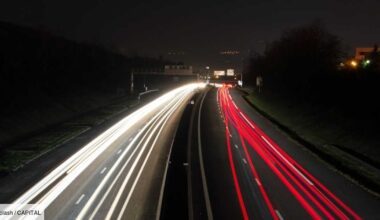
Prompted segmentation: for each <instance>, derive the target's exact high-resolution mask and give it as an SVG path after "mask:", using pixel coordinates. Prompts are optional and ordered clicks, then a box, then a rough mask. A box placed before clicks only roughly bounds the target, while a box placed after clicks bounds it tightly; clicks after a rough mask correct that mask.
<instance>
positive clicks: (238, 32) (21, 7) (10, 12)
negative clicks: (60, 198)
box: [0, 0, 380, 66]
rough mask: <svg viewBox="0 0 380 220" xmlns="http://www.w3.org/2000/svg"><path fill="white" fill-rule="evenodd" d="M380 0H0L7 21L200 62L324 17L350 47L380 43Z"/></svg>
mask: <svg viewBox="0 0 380 220" xmlns="http://www.w3.org/2000/svg"><path fill="white" fill-rule="evenodd" d="M379 11H380V1H379V0H362V1H359V0H247V1H238V0H229V1H226V0H214V1H207V0H204V1H198V0H194V1H181V0H176V1H172V0H163V1H159V0H155V1H147V0H138V1H134V2H133V1H128V0H1V2H0V20H5V21H10V22H13V23H18V24H24V25H29V26H34V27H40V28H44V29H47V30H49V31H51V32H53V33H56V34H59V35H63V36H66V37H68V38H71V39H74V40H78V41H86V42H95V43H100V44H103V45H106V46H108V47H113V48H119V49H123V50H125V51H126V52H127V53H136V52H138V53H139V54H144V55H151V56H158V55H160V54H161V55H164V57H167V58H168V56H166V54H167V52H168V51H171V50H174V51H184V52H185V53H186V54H187V56H186V57H185V58H184V59H185V61H187V62H191V63H192V64H194V65H196V66H199V65H201V66H204V65H211V66H212V65H216V60H218V59H217V58H216V57H217V56H218V51H221V50H228V49H233V50H240V51H242V54H246V53H247V51H248V50H249V49H253V50H257V51H261V50H262V49H263V47H264V44H265V42H270V41H272V40H274V39H276V38H278V37H279V36H280V34H281V32H282V31H283V30H284V29H288V28H291V27H296V26H299V25H303V24H307V23H311V22H312V21H313V20H316V19H319V20H320V21H322V22H324V23H325V25H326V27H327V28H328V29H329V30H330V31H331V32H332V33H334V34H336V35H338V36H339V37H341V38H342V39H343V41H344V42H345V43H346V44H347V45H349V46H351V47H355V46H372V45H373V44H374V43H375V42H378V43H380V42H379V41H380V23H379V22H380V13H379Z"/></svg>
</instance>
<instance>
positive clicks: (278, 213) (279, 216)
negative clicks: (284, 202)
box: [274, 209, 284, 220]
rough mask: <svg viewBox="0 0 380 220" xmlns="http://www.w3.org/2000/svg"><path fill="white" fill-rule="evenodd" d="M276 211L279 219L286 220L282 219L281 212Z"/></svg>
mask: <svg viewBox="0 0 380 220" xmlns="http://www.w3.org/2000/svg"><path fill="white" fill-rule="evenodd" d="M274 211H275V212H276V214H277V216H278V218H279V219H280V220H284V218H283V217H282V215H281V213H280V211H278V210H277V209H275V210H274Z"/></svg>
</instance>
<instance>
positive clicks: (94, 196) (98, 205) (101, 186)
mask: <svg viewBox="0 0 380 220" xmlns="http://www.w3.org/2000/svg"><path fill="white" fill-rule="evenodd" d="M164 111H165V109H163V110H162V111H161V112H164ZM159 115H160V113H159V114H157V115H156V116H155V118H156V117H158V116H159ZM155 118H153V119H152V120H151V121H154V120H155ZM149 126H150V122H149V123H148V124H146V125H145V127H144V128H143V129H142V130H141V131H140V133H139V134H138V135H141V134H142V133H143V132H145V129H146V128H147V127H149ZM148 134H149V133H146V134H145V135H144V137H143V139H144V138H145V136H147V135H148ZM137 138H138V137H135V139H134V140H133V141H136V140H137ZM141 142H142V140H141V141H140V143H141ZM140 143H138V145H137V146H136V147H135V148H134V150H133V152H132V154H131V156H130V157H129V158H128V160H127V161H126V162H125V163H124V165H123V167H122V168H121V169H120V171H119V173H118V174H117V176H116V177H115V178H114V180H113V182H112V183H111V185H110V186H109V188H108V189H107V191H106V192H105V193H104V194H103V197H102V199H101V200H100V202H99V203H98V204H97V206H96V207H95V210H94V213H96V210H98V209H99V208H100V205H101V204H102V203H103V201H104V200H105V197H106V196H107V194H108V193H109V191H110V190H111V188H112V187H113V185H114V184H115V183H116V180H117V179H118V178H119V176H120V175H121V174H122V173H123V172H122V171H123V170H124V169H125V167H126V166H127V165H128V163H129V160H130V159H131V157H132V156H133V155H134V154H135V152H136V151H137V150H138V146H139V145H140ZM132 145H133V144H130V145H129V146H128V148H130V147H131V146H132ZM126 153H127V151H124V152H123V154H122V155H121V157H120V158H119V159H118V160H117V161H116V163H115V164H114V165H113V166H112V168H111V169H110V171H109V172H108V174H107V176H106V177H105V178H104V179H103V180H102V182H101V183H100V184H99V186H98V187H97V188H96V190H95V192H94V193H93V194H92V195H91V197H90V199H89V200H88V202H87V203H86V205H85V207H83V209H82V211H81V212H80V214H79V215H78V218H83V217H84V215H85V214H86V212H87V211H88V209H89V208H90V206H91V205H92V203H93V201H95V199H96V197H97V196H98V195H99V193H100V192H101V190H102V189H103V187H104V186H105V184H106V182H107V181H108V180H109V179H110V178H111V176H112V174H113V172H114V171H115V170H116V168H117V167H118V166H119V164H120V163H121V162H122V161H123V159H124V157H125V155H126ZM94 213H93V214H94ZM91 218H92V217H90V219H91Z"/></svg>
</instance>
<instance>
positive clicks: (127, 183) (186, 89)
mask: <svg viewBox="0 0 380 220" xmlns="http://www.w3.org/2000/svg"><path fill="white" fill-rule="evenodd" d="M203 87H204V85H203V84H188V85H185V86H182V87H180V88H177V89H174V90H172V91H170V92H168V93H166V94H164V95H162V96H160V97H159V98H157V99H156V100H154V101H152V102H150V103H148V104H146V105H145V106H143V107H141V108H140V109H138V110H136V111H135V112H133V113H132V114H130V115H129V116H127V117H126V118H124V119H122V120H121V121H119V122H118V123H116V124H115V125H113V126H112V127H110V128H109V129H108V130H106V131H105V132H104V133H102V134H101V135H99V136H98V137H96V138H95V139H94V140H92V141H91V142H90V143H88V144H87V145H85V146H83V147H82V148H81V149H80V150H79V151H78V152H76V153H75V154H74V155H72V156H71V157H69V158H68V159H67V160H66V161H64V162H63V163H62V164H60V165H59V166H58V167H56V168H54V169H53V170H52V171H51V172H50V173H49V174H47V175H46V176H45V177H44V178H43V179H41V180H40V181H39V182H37V183H36V184H35V185H34V186H33V187H31V188H30V189H29V190H27V191H26V192H25V193H23V194H22V195H21V196H20V197H19V198H18V199H16V200H15V201H14V202H13V203H12V204H14V206H16V204H38V205H39V207H40V208H41V207H42V208H44V209H45V219H154V218H156V215H157V214H158V213H159V211H160V205H161V200H162V194H163V192H162V189H163V185H164V183H165V174H166V169H167V163H168V155H169V152H170V147H171V142H172V139H173V136H174V133H175V132H174V131H175V130H176V128H177V125H178V121H179V119H180V116H181V114H182V111H183V109H184V108H185V107H186V105H187V104H188V103H189V101H190V100H191V99H192V97H193V95H194V94H195V93H196V92H198V91H199V90H200V89H202V88H203ZM10 208H12V207H10Z"/></svg>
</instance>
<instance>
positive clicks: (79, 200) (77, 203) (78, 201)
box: [75, 194, 85, 205]
mask: <svg viewBox="0 0 380 220" xmlns="http://www.w3.org/2000/svg"><path fill="white" fill-rule="evenodd" d="M84 196H85V195H84V194H82V195H81V196H80V197H79V199H78V200H77V202H76V203H75V205H79V203H80V202H81V201H82V199H83V198H84Z"/></svg>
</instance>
